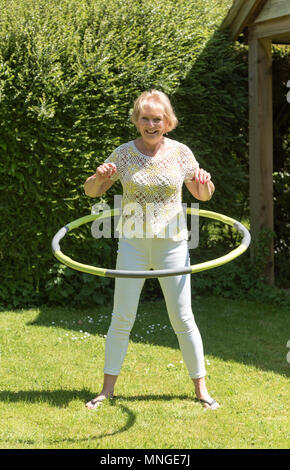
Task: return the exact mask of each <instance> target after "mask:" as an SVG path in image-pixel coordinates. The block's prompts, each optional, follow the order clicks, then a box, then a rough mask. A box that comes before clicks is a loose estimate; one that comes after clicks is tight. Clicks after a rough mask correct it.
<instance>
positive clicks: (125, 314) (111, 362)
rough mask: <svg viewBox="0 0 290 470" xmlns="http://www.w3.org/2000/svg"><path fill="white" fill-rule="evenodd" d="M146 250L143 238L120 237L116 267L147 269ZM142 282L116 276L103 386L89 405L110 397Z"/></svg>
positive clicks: (134, 315) (142, 280)
mask: <svg viewBox="0 0 290 470" xmlns="http://www.w3.org/2000/svg"><path fill="white" fill-rule="evenodd" d="M146 253H147V252H146V246H145V244H144V242H143V239H134V240H133V239H132V240H124V239H121V240H120V241H119V250H118V256H117V266H116V269H124V270H146V269H148V264H147V261H146ZM144 281H145V279H142V278H141V279H139V278H138V279H131V278H116V281H115V292H114V306H113V313H112V319H111V324H110V327H109V330H108V333H107V339H106V348H105V365H104V382H103V388H102V391H101V393H100V394H99V395H97V396H96V397H95V398H94V399H93V400H91V401H90V402H88V403H87V404H86V406H87V407H88V408H96V407H97V406H99V404H100V403H101V402H102V401H103V400H104V399H105V398H107V397H110V396H113V393H114V386H115V383H116V380H117V378H118V376H119V374H120V370H121V367H122V364H123V361H124V359H125V355H126V352H127V348H128V343H129V336H130V332H131V329H132V327H133V325H134V321H135V317H136V312H137V308H138V303H139V298H140V293H141V290H142V287H143V285H144Z"/></svg>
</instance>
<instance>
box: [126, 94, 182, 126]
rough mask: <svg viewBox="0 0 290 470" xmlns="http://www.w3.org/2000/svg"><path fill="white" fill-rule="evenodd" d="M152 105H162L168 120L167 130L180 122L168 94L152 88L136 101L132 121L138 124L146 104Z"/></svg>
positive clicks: (157, 106)
mask: <svg viewBox="0 0 290 470" xmlns="http://www.w3.org/2000/svg"><path fill="white" fill-rule="evenodd" d="M146 105H147V106H148V105H149V106H150V107H156V108H159V107H162V108H163V115H164V118H165V119H166V121H167V124H168V126H167V132H169V131H172V130H173V129H175V127H176V126H177V124H178V119H177V117H176V116H175V113H174V111H173V108H172V105H171V103H170V100H169V98H168V96H167V95H166V94H165V93H163V92H162V91H158V90H155V89H151V90H149V91H144V92H143V93H142V94H141V95H140V96H139V97H138V98H137V99H136V100H135V102H134V108H133V112H132V114H131V121H132V122H133V123H134V124H135V126H137V122H138V119H139V116H140V113H141V112H142V110H143V109H144V107H145V106H146Z"/></svg>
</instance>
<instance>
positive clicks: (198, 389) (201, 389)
mask: <svg viewBox="0 0 290 470" xmlns="http://www.w3.org/2000/svg"><path fill="white" fill-rule="evenodd" d="M192 380H193V383H194V386H195V394H196V397H197V400H198V401H199V402H200V403H202V404H203V406H204V408H207V409H209V410H217V409H218V408H219V407H220V405H219V403H218V402H217V401H216V400H214V399H213V398H212V397H211V396H210V395H209V393H208V391H207V388H206V384H205V378H204V377H201V378H199V379H192Z"/></svg>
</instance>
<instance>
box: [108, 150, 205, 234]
mask: <svg viewBox="0 0 290 470" xmlns="http://www.w3.org/2000/svg"><path fill="white" fill-rule="evenodd" d="M172 144H173V149H171V150H170V151H169V152H168V154H167V155H160V156H156V157H149V156H147V155H144V154H142V153H141V152H140V151H139V150H138V149H137V147H136V146H135V143H134V141H130V142H128V143H126V144H123V145H121V146H119V147H118V148H116V149H115V150H114V151H113V153H112V154H111V155H110V156H109V158H107V159H106V160H105V161H106V162H112V163H114V164H115V165H116V168H117V171H116V173H115V174H114V175H113V176H112V180H113V181H117V180H120V181H121V184H122V187H123V199H122V224H123V227H125V226H126V224H127V228H128V227H129V226H130V227H131V228H132V223H133V220H134V227H133V233H134V236H137V237H144V236H145V234H146V236H149V237H153V236H157V237H162V238H165V237H166V238H172V239H173V240H183V239H186V238H187V236H188V234H187V229H186V219H185V217H184V213H183V209H182V203H181V195H182V185H183V183H184V182H188V181H190V179H191V178H192V176H193V173H194V171H195V170H196V168H198V163H197V161H196V159H195V157H194V155H193V153H192V152H191V150H190V149H189V148H188V147H187V146H186V145H184V144H181V143H179V142H177V141H172ZM136 203H138V204H136ZM132 217H133V219H132ZM119 230H120V227H119Z"/></svg>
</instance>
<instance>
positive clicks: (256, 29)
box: [250, 15, 290, 40]
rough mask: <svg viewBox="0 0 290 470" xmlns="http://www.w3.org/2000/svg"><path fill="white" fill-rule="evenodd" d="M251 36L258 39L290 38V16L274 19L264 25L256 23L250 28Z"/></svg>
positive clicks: (263, 23)
mask: <svg viewBox="0 0 290 470" xmlns="http://www.w3.org/2000/svg"><path fill="white" fill-rule="evenodd" d="M250 28H251V34H252V37H253V38H256V39H263V38H265V39H266V38H268V39H271V40H272V39H276V40H277V39H279V38H282V37H283V36H285V37H289V33H290V15H286V16H282V17H281V18H274V19H272V20H269V21H263V22H262V23H254V24H252V25H251V26H250Z"/></svg>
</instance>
